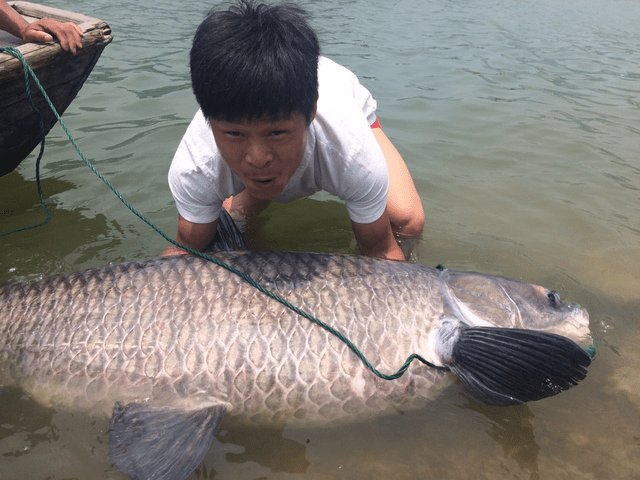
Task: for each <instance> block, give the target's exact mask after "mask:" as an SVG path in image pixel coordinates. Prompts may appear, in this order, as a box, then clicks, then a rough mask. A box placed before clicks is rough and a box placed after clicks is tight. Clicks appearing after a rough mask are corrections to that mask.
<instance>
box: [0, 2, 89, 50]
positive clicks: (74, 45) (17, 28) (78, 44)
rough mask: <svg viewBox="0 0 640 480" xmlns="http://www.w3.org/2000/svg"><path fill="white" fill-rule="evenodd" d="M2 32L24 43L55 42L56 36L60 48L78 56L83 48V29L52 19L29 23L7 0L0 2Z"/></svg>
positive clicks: (73, 24)
mask: <svg viewBox="0 0 640 480" xmlns="http://www.w3.org/2000/svg"><path fill="white" fill-rule="evenodd" d="M0 30H4V31H6V32H9V33H10V34H11V35H14V36H16V37H18V38H21V39H22V41H23V42H24V43H29V42H41V43H48V42H53V37H52V35H54V36H55V37H56V38H57V39H58V41H59V42H60V46H61V47H62V48H63V49H64V50H66V51H67V52H69V51H70V52H71V53H72V54H74V55H75V54H76V52H77V51H78V49H79V48H82V36H83V35H84V34H83V33H82V29H81V28H80V27H78V26H77V25H76V24H75V23H71V22H67V23H60V22H58V21H57V20H53V19H52V18H41V19H39V20H36V21H35V22H33V23H29V22H27V21H26V20H25V19H24V18H22V16H21V15H20V14H19V13H18V12H16V11H15V10H14V9H13V8H11V7H10V6H9V5H8V4H7V2H6V1H5V0H0Z"/></svg>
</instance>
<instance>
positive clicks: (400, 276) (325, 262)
mask: <svg viewBox="0 0 640 480" xmlns="http://www.w3.org/2000/svg"><path fill="white" fill-rule="evenodd" d="M216 257H217V258H219V259H221V260H223V261H224V262H227V263H229V264H231V265H233V266H234V267H235V268H237V269H239V270H240V271H243V272H245V273H247V274H249V275H250V276H251V277H252V278H254V279H255V280H256V281H258V282H259V283H260V284H262V285H264V286H265V287H267V288H269V289H270V290H272V291H274V292H276V293H278V294H280V295H282V296H283V297H284V298H286V299H287V300H288V301H290V302H291V303H292V304H294V305H296V306H299V307H300V308H302V309H303V310H305V311H308V312H310V313H312V314H314V315H315V316H316V317H318V318H320V319H322V320H323V321H325V322H326V323H328V324H330V325H332V326H334V327H335V328H337V329H338V330H340V331H341V332H342V333H344V334H345V335H346V336H347V337H348V338H350V339H351V340H352V341H353V342H354V344H355V345H357V346H358V347H359V348H360V349H361V350H362V351H363V353H364V354H365V356H366V357H367V358H368V359H369V361H370V362H371V363H372V364H373V365H375V366H376V367H377V368H378V369H379V370H380V371H382V372H385V373H394V372H395V371H396V370H397V369H398V368H399V367H400V366H401V365H402V364H403V362H404V361H405V359H406V358H407V357H408V356H409V355H410V354H412V353H418V354H420V355H421V356H423V357H424V358H426V359H427V360H428V361H430V362H432V363H435V364H451V365H452V366H453V367H454V371H456V373H458V374H459V376H460V378H461V379H462V380H463V382H464V383H465V385H466V386H468V387H470V390H471V392H472V393H473V394H474V395H476V396H477V397H478V398H481V399H482V400H483V401H488V402H489V403H492V402H493V403H503V404H509V403H518V402H521V401H527V400H530V399H537V398H543V397H544V396H548V395H553V394H555V393H558V392H559V391H561V390H564V389H566V388H569V387H570V386H572V385H575V384H576V383H577V382H578V381H579V380H581V379H582V378H583V377H584V375H585V374H586V366H587V365H588V363H589V361H590V360H589V358H588V356H586V354H585V353H584V352H583V351H581V350H580V348H579V347H577V345H575V344H573V343H572V342H569V343H566V342H568V341H566V340H565V339H556V338H555V336H549V335H547V334H546V333H545V334H544V335H542V334H540V335H541V336H534V338H533V339H531V340H529V339H528V338H529V337H527V340H524V344H525V345H529V346H530V345H533V348H532V349H530V352H529V353H531V355H529V353H528V354H527V355H529V356H527V357H526V358H525V360H524V361H523V362H520V363H524V364H527V363H534V364H535V365H536V367H535V369H536V370H538V369H539V367H542V369H543V370H542V371H543V373H544V375H543V378H542V380H541V382H542V383H545V382H546V378H547V377H546V374H547V373H546V370H544V369H545V368H547V367H549V363H550V362H549V361H547V360H546V356H545V355H546V352H545V351H544V350H545V349H559V350H560V351H561V356H562V358H561V360H560V363H558V364H559V365H561V366H562V369H565V367H566V369H567V370H570V374H569V375H568V376H567V377H564V376H562V374H561V375H560V376H559V377H558V385H552V386H551V388H548V387H547V385H542V386H541V393H540V392H538V390H540V388H539V387H540V386H539V385H538V384H536V382H535V381H533V380H532V381H531V382H530V383H532V384H533V385H528V384H525V385H522V384H521V378H522V377H527V375H528V374H524V375H523V374H522V372H521V371H520V370H518V369H517V368H515V369H514V368H511V366H510V358H511V357H512V356H513V355H517V354H519V348H520V347H517V348H515V349H514V348H513V347H511V346H509V343H511V342H512V341H514V340H515V342H521V341H522V338H523V337H522V335H521V333H528V332H521V329H534V330H532V332H533V334H536V332H535V331H541V332H553V333H556V334H560V335H564V336H565V337H568V338H571V339H573V340H574V341H576V342H584V341H586V340H588V338H589V329H588V315H587V313H586V312H585V311H584V310H582V309H581V308H579V306H577V305H575V304H565V303H562V302H561V301H559V299H558V298H557V295H555V294H554V293H553V292H550V291H548V290H546V289H544V288H542V287H538V286H535V285H531V284H524V283H520V282H515V281H513V280H509V279H506V278H503V277H496V276H489V275H482V274H478V273H470V272H454V271H448V270H444V271H440V270H437V269H433V268H430V267H426V266H423V265H416V264H409V263H404V262H393V261H386V260H380V259H372V258H367V257H356V256H348V255H336V254H313V253H299V252H239V253H220V254H217V255H216ZM474 325H479V326H482V327H484V328H481V329H477V328H475V327H473V326H474ZM488 326H495V327H503V328H500V329H492V330H490V329H488V328H486V327H488ZM446 332H448V333H447V334H446V335H445V333H446ZM467 332H471V333H473V335H469V334H468V333H467ZM486 332H490V333H491V334H490V335H487V333H486ZM477 335H479V336H480V343H482V344H486V339H487V338H489V337H491V338H497V339H498V342H499V343H502V344H504V348H503V347H502V346H501V347H500V349H499V350H504V351H503V352H502V353H501V354H502V355H503V356H502V357H501V362H502V363H505V364H506V365H507V367H506V370H500V371H499V372H498V377H501V376H503V375H506V376H509V375H512V377H513V378H515V380H514V379H513V378H510V379H509V381H508V382H507V383H508V384H509V385H507V387H510V386H511V385H515V387H514V388H515V390H508V391H506V393H504V394H501V396H498V397H496V396H494V395H493V393H492V392H493V390H495V389H498V390H499V389H500V388H502V387H503V386H504V383H505V382H503V381H502V380H501V378H498V379H497V384H493V383H492V384H491V385H490V387H491V388H490V389H489V392H490V394H489V395H488V396H486V397H485V393H486V389H484V390H483V388H482V387H483V385H480V387H481V388H480V389H479V390H475V388H476V386H477V385H476V384H477V383H478V378H484V375H485V374H487V373H488V374H490V375H491V374H495V368H494V367H492V366H491V365H490V363H491V362H486V363H487V365H488V367H486V368H485V366H484V365H483V363H485V362H483V360H484V359H486V358H487V357H486V356H487V355H491V351H490V350H491V348H489V352H485V351H482V352H481V354H480V355H479V356H477V355H476V356H469V355H468V353H474V354H475V353H477V352H478V351H479V350H478V349H476V347H474V346H473V342H474V341H475V340H474V338H475V336H477ZM461 339H462V340H464V341H461ZM465 339H467V340H465ZM560 340H561V343H559V344H557V343H556V342H557V341H560ZM492 341H493V340H492ZM538 341H540V342H542V343H541V345H542V347H540V348H538V347H537V346H536V343H537V342H538ZM545 342H550V343H545ZM562 342H565V343H562ZM459 345H465V348H460V347H459ZM466 345H471V347H470V348H471V349H472V350H473V352H467V351H466V348H467V347H466ZM558 345H559V346H558ZM574 347H575V348H574ZM567 348H568V349H569V350H571V352H569V353H567V354H566V355H565V354H564V353H563V352H564V350H565V349H567ZM540 350H542V352H540ZM585 357H586V358H585ZM468 358H474V359H477V358H479V359H480V361H475V360H474V361H472V362H469V361H468ZM540 358H542V360H540ZM555 361H556V360H555V358H554V360H553V362H551V363H555ZM536 362H538V363H536ZM561 362H565V363H561ZM516 363H517V362H516ZM518 368H519V367H518ZM550 368H551V367H550ZM456 369H457V370H456ZM476 369H480V372H479V373H480V374H481V375H480V376H477V375H476V373H477V372H476ZM469 372H471V373H469ZM561 373H562V372H561ZM550 374H551V375H555V374H556V372H554V371H553V368H551V370H550ZM452 378H453V376H452V375H451V374H445V373H442V372H440V371H436V370H434V369H432V368H429V367H427V366H424V365H421V364H413V365H412V366H411V367H410V368H409V370H408V371H407V372H406V373H405V375H404V376H402V377H401V378H400V379H398V380H394V381H385V380H381V379H379V378H377V377H375V376H374V375H373V374H372V373H371V372H370V371H368V370H367V369H366V368H365V366H364V365H363V363H362V362H361V361H360V359H358V358H357V357H356V356H355V355H354V354H353V352H351V350H349V349H348V347H347V346H346V345H345V344H344V343H343V342H341V341H340V340H339V339H337V338H336V337H334V336H333V335H331V334H330V333H329V332H327V331H326V330H324V329H322V328H320V327H318V326H317V325H314V324H312V323H311V322H310V321H308V320H307V319H304V318H302V317H300V316H299V315H297V314H295V313H294V312H292V311H291V310H290V309H288V308H287V307H285V306H284V305H282V304H281V303H279V302H277V301H275V300H273V299H271V298H268V297H267V296H266V295H264V294H263V293H261V292H259V291H258V290H257V289H255V288H254V287H252V286H250V285H249V284H247V283H246V282H245V281H244V280H242V279H241V278H240V277H238V276H237V275H235V274H234V273H231V272H229V271H228V270H225V269H223V268H221V267H219V266H217V265H214V264H212V263H210V262H207V261H206V260H202V259H199V258H197V257H193V256H190V255H179V256H173V257H164V258H160V259H151V260H147V261H140V262H127V263H123V264H116V265H108V266H104V267H99V268H96V269H91V270H88V271H85V272H79V273H73V274H70V275H63V276H58V277H53V278H50V279H46V280H42V281H38V282H31V283H25V284H8V285H0V385H9V384H16V385H18V386H20V387H21V388H22V389H24V390H25V391H26V392H28V393H29V394H30V395H32V396H33V397H34V398H35V399H36V400H38V401H40V402H41V403H43V404H45V405H52V406H56V407H58V408H69V409H83V410H89V411H94V412H95V411H104V412H107V414H109V413H110V412H111V410H112V409H113V407H114V405H116V402H118V403H117V406H116V409H115V411H114V416H113V418H112V424H111V431H112V433H113V434H114V435H113V437H114V438H115V439H116V440H114V438H112V445H111V452H112V453H111V455H112V456H111V459H112V461H113V463H115V464H116V465H117V466H118V467H119V468H120V469H121V470H123V471H124V472H126V473H128V474H129V475H131V476H132V478H146V477H149V476H151V475H153V476H154V478H186V476H187V475H188V474H189V472H190V471H191V470H192V469H193V468H191V467H189V468H191V470H189V471H186V470H184V468H182V467H175V468H174V464H177V463H180V462H178V461H175V462H173V461H172V462H170V463H171V465H168V466H167V467H166V470H163V473H158V474H157V475H156V473H152V474H150V473H149V471H148V470H147V469H148V468H151V467H149V466H146V465H142V466H141V465H140V464H139V462H137V461H135V460H134V459H132V457H131V455H130V454H129V453H127V452H129V448H119V447H121V446H122V445H132V446H134V445H143V447H142V450H143V452H144V451H146V450H145V448H146V446H145V445H147V444H154V445H155V444H156V442H155V441H153V442H151V441H148V439H149V438H154V439H155V437H156V436H157V434H156V432H157V431H158V428H165V420H166V419H169V420H171V419H172V418H177V420H176V421H175V422H174V423H171V422H170V424H171V425H174V427H173V428H174V430H175V432H173V433H174V436H175V437H176V438H181V439H182V440H183V441H184V442H183V443H184V444H185V445H187V446H188V445H192V446H193V447H194V448H193V450H198V451H201V450H202V449H201V448H195V447H196V446H197V441H198V436H197V435H194V434H193V433H192V432H194V431H201V430H202V429H206V428H207V426H210V425H215V427H214V428H215V429H217V425H219V423H220V421H221V418H222V416H225V418H227V417H228V418H235V419H236V420H237V421H239V422H249V423H258V424H266V425H273V424H282V423H285V422H286V423H287V424H288V425H296V424H304V425H310V424H322V425H325V424H329V423H332V422H339V423H343V422H345V421H353V420H356V419H359V418H363V417H367V416H372V415H380V414H382V413H384V412H389V411H397V410H398V409H401V410H406V409H409V408H419V407H420V406H422V405H424V404H425V402H427V401H428V400H429V399H430V398H433V397H434V396H435V395H437V394H438V392H439V391H441V390H442V389H443V388H444V387H446V386H447V385H449V384H450V383H451V381H452ZM525 380H527V379H526V378H525ZM479 383H480V384H482V383H484V380H481V381H480V382H479ZM525 383H526V381H525ZM496 385H497V386H496ZM529 387H531V388H529ZM525 390H526V396H525V397H522V398H521V397H519V393H520V392H521V391H525ZM529 390H532V391H533V393H530V392H529ZM514 392H515V393H514ZM183 412H203V413H202V414H197V415H185V414H184V413H183ZM198 418H199V419H200V420H198ZM194 419H195V420H194ZM194 422H195V424H194ZM198 422H202V425H201V424H200V423H198ZM132 425H135V426H136V428H135V429H134V428H131V427H132ZM159 426H160V427H159ZM163 431H164V430H163ZM116 432H117V435H115V433H116ZM213 433H214V434H215V432H213ZM209 434H211V432H209ZM166 437H167V438H165V439H163V440H166V445H165V444H161V445H159V446H158V445H155V446H156V448H158V449H159V450H158V452H154V455H160V454H162V453H161V452H162V451H163V450H162V449H163V448H164V449H165V450H168V449H170V445H171V444H175V441H174V440H175V439H174V438H173V436H172V435H166ZM145 439H146V440H145ZM114 442H115V443H116V444H115V445H114ZM145 442H146V443H145ZM188 450H189V449H188V448H186V447H185V452H186V451H188ZM194 455H195V457H193V458H191V457H189V455H186V454H185V456H187V457H189V458H190V462H186V463H188V464H189V465H193V462H194V461H195V464H196V465H197V463H198V462H199V460H198V455H200V453H195V454H194ZM202 455H203V454H202ZM200 458H201V457H200ZM176 468H177V470H176Z"/></svg>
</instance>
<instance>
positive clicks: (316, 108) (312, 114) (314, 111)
mask: <svg viewBox="0 0 640 480" xmlns="http://www.w3.org/2000/svg"><path fill="white" fill-rule="evenodd" d="M318 98H320V94H318V95H316V103H315V104H314V105H313V112H312V113H311V118H310V119H309V123H311V122H313V119H314V118H316V113H318Z"/></svg>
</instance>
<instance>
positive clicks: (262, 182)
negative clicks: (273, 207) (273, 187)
mask: <svg viewBox="0 0 640 480" xmlns="http://www.w3.org/2000/svg"><path fill="white" fill-rule="evenodd" d="M273 180H274V179H273V178H266V179H264V180H259V179H257V178H256V179H254V180H253V181H254V182H256V183H259V184H261V185H266V184H268V183H269V182H272V181H273Z"/></svg>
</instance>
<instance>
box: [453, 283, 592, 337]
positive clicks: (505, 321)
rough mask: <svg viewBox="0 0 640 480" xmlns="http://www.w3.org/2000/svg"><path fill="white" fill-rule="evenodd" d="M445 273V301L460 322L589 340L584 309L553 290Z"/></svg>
mask: <svg viewBox="0 0 640 480" xmlns="http://www.w3.org/2000/svg"><path fill="white" fill-rule="evenodd" d="M444 273H445V274H446V277H445V280H444V283H445V284H446V287H445V289H446V294H445V303H447V302H448V306H449V308H450V309H451V311H450V312H449V313H451V314H453V315H455V316H456V317H457V318H458V320H459V321H461V322H462V323H465V324H468V325H474V326H494V327H505V328H524V329H529V330H538V331H545V332H549V333H555V334H558V335H562V336H564V337H567V338H570V339H571V340H573V341H575V342H576V343H578V344H586V343H587V342H590V341H591V337H590V331H589V314H588V313H587V311H586V310H585V309H584V308H582V307H581V306H580V305H578V304H577V303H566V302H563V301H562V299H561V297H560V294H559V293H558V292H556V291H554V290H549V289H547V288H544V287H541V286H539V285H535V284H532V283H524V282H518V281H515V280H511V279H508V278H505V277H500V276H493V275H485V274H481V273H475V272H456V271H445V272H444Z"/></svg>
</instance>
